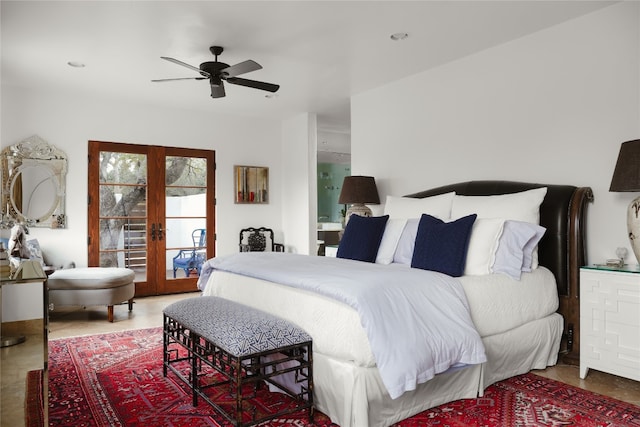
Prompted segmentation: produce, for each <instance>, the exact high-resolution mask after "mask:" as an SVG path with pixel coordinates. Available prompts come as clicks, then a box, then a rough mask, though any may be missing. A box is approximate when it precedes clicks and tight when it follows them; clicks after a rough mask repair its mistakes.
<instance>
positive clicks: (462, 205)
mask: <svg viewBox="0 0 640 427" xmlns="http://www.w3.org/2000/svg"><path fill="white" fill-rule="evenodd" d="M546 194H547V187H542V188H536V189H533V190H527V191H521V192H519V193H513V194H501V195H496V196H459V195H456V196H455V197H454V198H453V204H452V206H451V218H461V217H463V216H465V215H470V214H474V213H475V214H476V215H478V218H504V219H510V220H516V221H523V222H530V223H532V224H540V205H541V204H542V201H543V200H544V196H545V195H546Z"/></svg>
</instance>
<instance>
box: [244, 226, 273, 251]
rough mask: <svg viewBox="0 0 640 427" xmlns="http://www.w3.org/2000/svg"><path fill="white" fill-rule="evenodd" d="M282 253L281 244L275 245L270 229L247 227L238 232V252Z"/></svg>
mask: <svg viewBox="0 0 640 427" xmlns="http://www.w3.org/2000/svg"><path fill="white" fill-rule="evenodd" d="M265 251H267V252H269V251H270V252H284V245H283V244H282V243H275V242H274V237H273V230H272V229H270V228H265V227H260V228H255V227H249V228H243V229H242V230H240V252H265Z"/></svg>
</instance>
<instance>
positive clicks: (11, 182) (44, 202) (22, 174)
mask: <svg viewBox="0 0 640 427" xmlns="http://www.w3.org/2000/svg"><path fill="white" fill-rule="evenodd" d="M0 162H1V167H2V225H3V226H4V227H8V226H11V225H12V224H13V223H14V222H19V223H23V224H25V225H27V226H29V227H49V228H65V227H66V216H65V209H64V202H65V190H66V189H65V178H66V174H67V156H66V155H65V153H64V152H62V151H60V150H59V149H57V148H56V147H54V146H53V145H51V144H49V143H47V142H46V141H45V140H43V139H42V138H40V137H39V136H32V137H31V138H28V139H26V140H24V141H21V142H19V143H17V144H15V145H12V146H10V147H6V148H4V149H3V150H2V152H1V153H0Z"/></svg>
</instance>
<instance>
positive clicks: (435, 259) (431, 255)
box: [411, 214, 477, 277]
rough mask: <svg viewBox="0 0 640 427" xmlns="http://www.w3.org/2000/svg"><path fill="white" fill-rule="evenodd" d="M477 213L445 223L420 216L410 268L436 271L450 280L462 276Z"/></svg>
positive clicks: (430, 217)
mask: <svg viewBox="0 0 640 427" xmlns="http://www.w3.org/2000/svg"><path fill="white" fill-rule="evenodd" d="M476 217H477V215H476V214H473V215H469V216H465V217H463V218H460V219H457V220H455V221H452V222H444V221H442V220H441V219H438V218H435V217H432V216H431V215H427V214H422V217H421V218H420V224H418V233H417V235H416V242H415V248H414V250H413V258H412V259H411V267H414V268H421V269H423V270H432V271H438V272H440V273H444V274H448V275H449V276H453V277H460V276H462V274H463V273H464V265H465V262H466V261H467V249H469V240H471V229H472V228H473V223H474V222H475V221H476Z"/></svg>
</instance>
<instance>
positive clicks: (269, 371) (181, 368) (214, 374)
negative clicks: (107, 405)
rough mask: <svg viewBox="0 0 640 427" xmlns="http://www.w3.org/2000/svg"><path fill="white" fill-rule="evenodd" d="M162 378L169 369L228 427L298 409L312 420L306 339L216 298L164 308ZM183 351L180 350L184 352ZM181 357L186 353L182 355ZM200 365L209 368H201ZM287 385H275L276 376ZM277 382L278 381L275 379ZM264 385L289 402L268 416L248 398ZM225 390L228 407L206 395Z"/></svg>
mask: <svg viewBox="0 0 640 427" xmlns="http://www.w3.org/2000/svg"><path fill="white" fill-rule="evenodd" d="M163 313H164V327H163V329H164V340H163V341H164V344H163V348H164V357H163V359H164V360H163V374H164V375H165V376H166V375H167V370H168V369H169V370H171V371H172V372H173V373H175V374H176V376H178V378H180V379H181V380H182V381H184V382H185V383H187V385H188V386H189V387H190V388H191V390H192V399H193V406H197V405H198V396H200V397H201V398H202V399H204V400H205V401H206V402H207V403H209V404H210V405H211V406H213V407H214V408H215V409H216V410H217V411H218V412H219V413H220V414H221V415H223V416H224V417H225V418H226V419H227V420H228V421H230V422H231V423H232V424H233V425H234V426H243V427H244V426H251V425H255V424H260V423H263V422H265V421H267V420H271V419H274V418H277V417H281V416H283V415H286V414H290V413H293V412H298V411H301V410H308V411H309V420H310V421H311V422H313V371H312V369H313V366H312V365H313V361H312V348H311V337H310V336H309V335H308V334H307V333H306V332H305V331H303V330H302V329H300V328H299V327H297V326H296V325H294V324H292V323H291V322H288V321H286V320H284V319H281V318H279V317H276V316H273V315H271V314H268V313H265V312H263V311H260V310H256V309H254V308H251V307H247V306H245V305H242V304H238V303H236V302H233V301H229V300H226V299H223V298H218V297H208V296H201V297H193V298H187V299H184V300H181V301H177V302H175V303H173V304H171V305H169V306H167V307H166V308H165V309H164V310H163ZM185 350H186V351H185ZM185 353H186V355H185ZM203 365H204V366H205V367H206V366H208V367H209V368H212V369H210V370H209V371H208V372H207V370H205V369H203ZM283 375H284V376H289V377H292V378H294V379H295V381H294V382H295V386H292V385H291V381H289V382H287V381H279V379H278V378H277V377H278V376H283ZM281 378H282V377H281ZM263 380H264V381H266V382H267V383H268V384H269V385H270V386H273V387H275V388H277V389H279V390H280V391H282V392H284V393H286V394H288V395H289V396H291V397H292V398H293V399H294V403H295V405H290V406H287V405H285V406H284V407H283V408H281V409H280V410H277V412H274V413H266V412H260V411H259V410H258V409H257V408H256V406H255V404H253V403H252V402H251V400H250V398H248V397H250V396H248V395H249V393H247V391H249V392H251V396H252V397H255V395H256V393H257V388H258V385H259V382H261V381H263ZM223 385H227V386H229V392H230V393H231V394H232V395H233V402H232V404H228V402H227V404H225V403H224V402H220V401H214V399H213V398H212V397H210V394H211V393H210V394H207V393H206V391H207V389H209V388H212V387H220V386H223Z"/></svg>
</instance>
